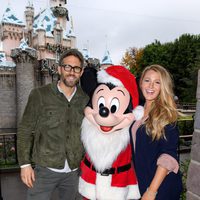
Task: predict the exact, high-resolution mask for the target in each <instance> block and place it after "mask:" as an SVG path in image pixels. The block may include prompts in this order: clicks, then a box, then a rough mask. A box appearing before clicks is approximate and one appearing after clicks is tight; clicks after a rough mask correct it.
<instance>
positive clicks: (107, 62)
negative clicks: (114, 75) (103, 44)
mask: <svg viewBox="0 0 200 200" xmlns="http://www.w3.org/2000/svg"><path fill="white" fill-rule="evenodd" d="M112 64H113V63H112V60H111V57H110V53H109V51H108V50H106V51H105V54H104V57H103V59H102V61H101V65H112Z"/></svg>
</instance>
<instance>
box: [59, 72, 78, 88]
mask: <svg viewBox="0 0 200 200" xmlns="http://www.w3.org/2000/svg"><path fill="white" fill-rule="evenodd" d="M68 76H69V75H68ZM68 76H66V77H64V76H62V75H61V81H62V82H63V83H64V84H65V86H67V87H74V86H75V85H76V84H77V83H78V82H79V79H78V78H76V77H75V76H74V77H75V79H74V80H68V79H67V77H68ZM70 76H71V75H70Z"/></svg>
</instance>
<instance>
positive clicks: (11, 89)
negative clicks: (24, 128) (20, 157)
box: [0, 0, 99, 133]
mask: <svg viewBox="0 0 200 200" xmlns="http://www.w3.org/2000/svg"><path fill="white" fill-rule="evenodd" d="M66 4H67V1H66V0H49V6H48V7H47V8H46V9H44V10H42V11H40V12H39V14H37V15H35V13H34V7H33V4H31V3H30V2H29V3H28V5H27V6H26V9H25V11H24V14H25V22H23V20H20V19H18V18H17V17H16V15H15V14H14V12H13V10H12V9H11V7H10V6H9V5H8V7H7V9H6V10H5V12H4V14H3V18H2V20H1V22H0V99H1V101H0V133H16V130H17V124H18V122H19V121H20V118H21V116H22V114H23V111H24V108H25V105H26V103H27V100H28V96H29V93H30V91H31V89H33V88H35V87H38V86H42V85H45V84H48V83H51V82H52V81H54V80H57V73H56V68H57V64H58V59H59V56H60V54H61V53H62V52H63V51H64V50H66V49H70V48H76V36H75V34H74V32H73V27H72V23H71V22H70V20H69V16H68V10H67V8H66ZM83 54H84V56H85V60H86V61H87V63H88V64H91V63H92V62H93V63H95V65H96V66H97V65H98V62H99V60H98V59H91V58H89V55H88V52H87V51H85V52H83Z"/></svg>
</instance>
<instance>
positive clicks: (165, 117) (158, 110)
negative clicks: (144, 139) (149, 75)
mask: <svg viewBox="0 0 200 200" xmlns="http://www.w3.org/2000/svg"><path fill="white" fill-rule="evenodd" d="M149 70H153V71H155V72H157V73H158V74H159V76H160V86H161V89H160V94H159V95H158V97H157V98H156V99H155V101H154V102H153V103H152V104H151V109H150V112H149V117H148V119H147V120H146V122H145V124H146V130H147V134H148V135H151V137H152V140H154V139H156V140H158V139H160V138H165V132H164V127H165V126H166V125H167V124H170V123H174V122H176V121H177V118H178V112H177V109H176V103H175V101H174V93H173V81H172V78H171V75H170V73H169V72H168V71H167V70H166V69H165V68H164V67H162V66H160V65H150V66H148V67H146V68H145V69H144V71H143V72H142V75H141V78H140V85H141V83H142V80H143V78H144V76H145V74H146V72H147V71H149Z"/></svg>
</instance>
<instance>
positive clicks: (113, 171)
mask: <svg viewBox="0 0 200 200" xmlns="http://www.w3.org/2000/svg"><path fill="white" fill-rule="evenodd" d="M83 162H84V163H85V165H86V166H87V167H89V168H90V169H92V170H93V171H95V172H97V171H96V169H95V168H94V166H93V165H92V163H91V162H90V161H89V160H88V159H87V158H86V157H85V158H84V160H83ZM130 168H131V163H129V164H127V165H123V166H120V167H116V168H114V167H112V168H110V169H106V170H104V171H103V172H101V173H100V174H101V175H102V176H109V175H110V174H119V173H121V172H125V171H128V170H129V169H130Z"/></svg>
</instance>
